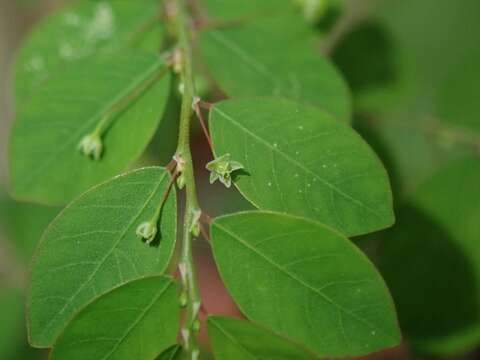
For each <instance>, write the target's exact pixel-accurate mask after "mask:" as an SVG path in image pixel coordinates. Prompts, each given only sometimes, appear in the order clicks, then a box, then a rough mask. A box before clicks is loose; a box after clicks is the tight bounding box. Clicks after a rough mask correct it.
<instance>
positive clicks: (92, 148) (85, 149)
mask: <svg viewBox="0 0 480 360" xmlns="http://www.w3.org/2000/svg"><path fill="white" fill-rule="evenodd" d="M78 150H80V152H81V153H82V154H84V155H85V156H88V157H91V158H92V159H94V160H100V157H101V156H102V152H103V143H102V139H101V138H100V136H99V135H97V134H95V133H92V134H88V135H85V136H84V137H83V138H82V140H80V143H79V144H78Z"/></svg>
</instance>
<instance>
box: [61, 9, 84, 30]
mask: <svg viewBox="0 0 480 360" xmlns="http://www.w3.org/2000/svg"><path fill="white" fill-rule="evenodd" d="M64 21H65V24H67V25H69V26H72V27H77V26H80V23H81V19H80V16H78V15H77V14H75V13H73V12H69V13H66V14H65V17H64Z"/></svg>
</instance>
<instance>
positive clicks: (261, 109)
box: [210, 98, 394, 235]
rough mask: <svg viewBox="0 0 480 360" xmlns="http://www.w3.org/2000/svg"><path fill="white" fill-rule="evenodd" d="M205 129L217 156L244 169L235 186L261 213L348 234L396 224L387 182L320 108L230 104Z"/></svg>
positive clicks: (361, 145) (368, 154) (363, 149)
mask: <svg viewBox="0 0 480 360" xmlns="http://www.w3.org/2000/svg"><path fill="white" fill-rule="evenodd" d="M210 130H211V135H212V139H213V143H214V149H215V154H216V155H217V156H222V155H223V154H226V153H230V154H231V158H232V160H235V161H239V162H240V163H242V164H243V165H244V167H245V173H241V172H237V179H236V185H237V186H238V188H239V189H240V191H241V192H242V194H243V195H244V196H245V197H246V198H247V199H248V200H250V201H251V202H252V203H253V204H254V205H256V206H257V207H258V208H260V209H266V210H274V211H279V212H286V213H291V214H294V215H299V216H303V217H308V218H311V219H315V220H318V221H320V222H322V223H325V224H327V225H329V226H331V227H334V228H336V229H338V230H340V231H341V232H342V233H344V234H346V235H358V234H362V233H368V232H372V231H375V230H378V229H381V228H385V227H387V226H390V225H391V224H392V223H393V222H394V215H393V210H392V195H391V191H390V183H389V179H388V176H387V173H386V171H385V169H384V167H383V165H382V164H381V162H380V161H379V159H378V158H377V156H376V155H375V153H374V152H373V151H372V150H371V149H370V147H369V146H368V145H367V144H366V143H365V142H364V141H363V140H362V139H361V137H360V136H358V135H357V134H356V133H355V131H354V130H352V129H351V128H350V127H349V126H347V125H346V124H343V123H340V122H338V121H335V120H334V119H333V118H331V117H330V116H328V115H327V114H325V113H324V112H322V111H320V110H318V109H317V108H315V107H306V106H303V105H301V104H298V103H294V102H291V101H289V100H282V99H273V98H272V99H270V98H265V99H245V100H228V101H225V102H221V103H218V104H216V105H215V106H214V107H213V108H212V110H211V113H210ZM234 174H235V173H234Z"/></svg>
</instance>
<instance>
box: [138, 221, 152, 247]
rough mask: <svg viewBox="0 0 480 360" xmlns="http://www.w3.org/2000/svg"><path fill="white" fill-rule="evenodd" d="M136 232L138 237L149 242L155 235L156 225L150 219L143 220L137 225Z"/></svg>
mask: <svg viewBox="0 0 480 360" xmlns="http://www.w3.org/2000/svg"><path fill="white" fill-rule="evenodd" d="M136 234H137V236H138V237H139V238H140V239H142V240H145V241H146V243H147V244H150V243H151V242H152V241H153V240H154V239H155V236H156V235H157V226H156V225H155V224H154V223H153V222H151V221H145V222H143V223H141V224H140V225H138V227H137V231H136Z"/></svg>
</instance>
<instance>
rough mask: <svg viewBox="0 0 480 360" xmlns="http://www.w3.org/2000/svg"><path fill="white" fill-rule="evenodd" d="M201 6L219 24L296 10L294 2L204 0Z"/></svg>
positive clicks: (283, 0) (288, 0)
mask: <svg viewBox="0 0 480 360" xmlns="http://www.w3.org/2000/svg"><path fill="white" fill-rule="evenodd" d="M201 5H202V7H203V9H204V10H205V13H206V14H205V15H207V16H208V17H209V18H213V19H214V21H215V20H216V21H219V22H229V21H234V20H241V21H245V20H246V19H254V18H260V17H262V16H267V15H268V16H272V15H277V14H280V13H282V12H285V11H292V10H294V1H293V0H262V1H258V0H242V1H225V0H202V1H201Z"/></svg>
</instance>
